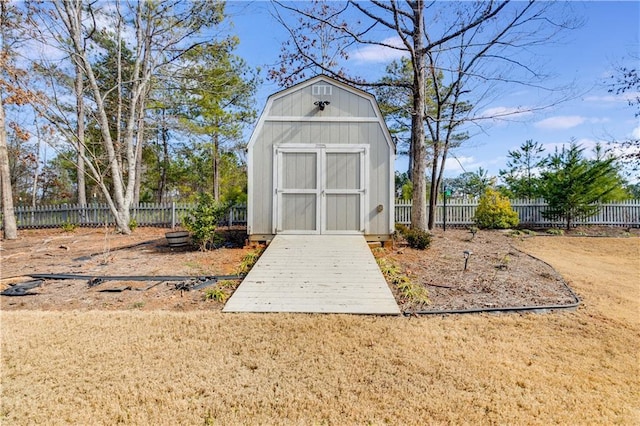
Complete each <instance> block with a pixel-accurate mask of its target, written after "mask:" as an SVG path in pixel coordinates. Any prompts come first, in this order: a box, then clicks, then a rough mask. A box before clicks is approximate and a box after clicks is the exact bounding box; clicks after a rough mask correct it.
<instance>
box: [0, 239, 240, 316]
mask: <svg viewBox="0 0 640 426" xmlns="http://www.w3.org/2000/svg"><path fill="white" fill-rule="evenodd" d="M167 231H169V230H168V229H160V228H138V229H136V230H135V231H134V232H133V233H132V234H131V235H120V234H116V233H114V232H113V231H108V232H105V230H104V229H83V228H79V229H76V230H75V231H73V232H63V231H62V230H59V229H42V230H28V231H21V232H20V234H19V239H17V240H14V241H2V242H1V243H0V256H1V262H0V277H2V278H3V281H2V282H5V283H6V282H7V281H11V280H5V279H6V278H7V277H16V276H20V275H24V274H31V273H42V274H77V275H89V276H110V275H149V276H159V275H184V276H215V275H235V274H236V272H237V271H236V270H237V268H238V267H239V266H240V264H241V261H242V258H243V256H244V255H246V254H247V253H249V252H250V251H251V250H249V249H244V248H220V249H218V250H215V251H211V252H200V251H198V250H195V249H191V248H169V246H168V245H167V241H166V239H165V237H164V234H165V232H167ZM177 283H179V282H173V281H171V282H160V281H107V282H103V283H101V284H99V285H97V286H93V287H89V285H88V280H86V279H84V280H47V281H46V282H45V283H44V284H43V285H42V286H41V287H38V288H36V289H34V290H33V291H32V292H33V293H38V295H36V296H22V297H6V296H3V297H0V303H1V305H0V306H1V308H2V309H3V310H11V309H44V310H78V309H79V310H86V309H101V310H120V309H139V310H155V309H169V310H177V311H182V310H194V309H219V308H220V306H221V304H217V303H214V302H211V301H205V300H204V297H203V295H204V290H198V291H178V290H176V284H177ZM7 286H8V285H7V284H4V285H3V286H2V287H1V288H6V287H7ZM126 287H130V288H131V290H125V291H121V292H111V291H106V290H115V289H120V288H126ZM146 288H148V290H145V289H146Z"/></svg>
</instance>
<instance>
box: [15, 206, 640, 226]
mask: <svg viewBox="0 0 640 426" xmlns="http://www.w3.org/2000/svg"><path fill="white" fill-rule="evenodd" d="M194 207H195V204H190V203H163V204H155V203H148V204H147V203H144V204H140V205H138V206H135V207H132V208H131V218H132V219H133V220H135V222H136V224H137V225H138V226H162V227H173V226H175V225H179V224H180V223H182V218H183V217H184V216H185V215H186V214H187V212H188V211H189V210H190V209H192V208H194ZM477 207H478V202H477V200H473V199H450V200H447V214H446V218H447V222H446V223H447V226H470V225H473V216H474V215H475V212H476V208H477ZM511 207H513V209H514V210H515V211H516V212H518V216H519V218H520V224H521V226H529V227H541V228H544V227H560V226H564V222H563V221H552V220H548V219H545V218H543V217H542V212H543V211H544V210H545V209H546V207H547V204H546V203H545V201H544V200H512V201H511ZM15 212H16V221H17V224H18V228H20V229H27V228H55V227H61V226H63V225H65V224H70V225H77V226H86V227H97V226H105V225H107V226H113V225H114V224H115V221H114V220H113V216H112V214H111V211H110V210H109V206H108V205H106V204H91V205H86V206H81V205H74V204H60V205H51V206H36V207H35V208H33V207H17V208H16V209H15ZM443 213H444V206H443V204H442V203H440V204H438V207H437V209H436V218H435V223H436V224H437V225H439V226H441V225H442V224H443V218H444V214H443ZM395 220H396V223H403V224H409V223H411V201H406V200H397V201H396V205H395ZM246 224H247V207H246V206H245V205H237V206H233V207H231V208H229V210H228V211H227V213H226V214H225V217H224V218H223V219H222V220H221V221H220V225H222V226H245V225H246ZM574 224H575V225H576V226H582V225H606V226H628V227H636V228H637V227H640V200H628V201H620V202H616V203H608V204H602V205H600V212H599V213H598V214H596V215H594V216H591V217H588V218H583V219H577V220H575V221H574Z"/></svg>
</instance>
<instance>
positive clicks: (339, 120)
mask: <svg viewBox="0 0 640 426" xmlns="http://www.w3.org/2000/svg"><path fill="white" fill-rule="evenodd" d="M316 85H320V86H321V91H322V90H324V91H325V92H326V91H327V89H326V87H331V89H329V90H331V95H314V90H316V91H317V89H314V86H316ZM292 89H293V90H291V89H289V90H285V91H284V92H282V93H281V94H279V95H278V94H276V95H273V96H272V97H271V98H270V100H269V102H268V103H267V107H266V108H265V111H264V112H263V114H262V116H261V118H260V122H259V124H258V126H257V127H256V129H255V131H254V134H253V135H252V137H251V141H250V143H249V167H250V169H251V170H250V175H249V179H250V181H249V186H250V190H249V209H250V211H251V212H250V215H249V216H250V223H249V227H250V229H249V234H250V236H251V235H258V236H260V235H272V234H273V224H274V217H273V211H274V205H273V204H274V161H273V158H274V146H279V147H286V146H287V145H290V144H297V145H301V144H305V145H306V144H309V145H326V146H330V145H333V144H340V145H363V144H366V145H368V147H369V151H368V168H369V173H368V176H369V179H368V182H366V183H365V184H366V188H367V191H368V194H367V195H368V202H367V204H366V206H365V207H364V208H365V212H364V219H365V222H367V221H368V232H367V235H374V236H388V235H390V233H392V229H391V228H392V218H391V217H390V214H392V213H393V206H392V205H390V203H392V197H391V195H390V194H392V192H393V188H392V187H391V185H392V179H393V158H394V154H395V152H394V150H393V145H392V143H391V142H390V140H389V134H388V131H387V130H386V127H385V125H384V122H383V121H382V118H381V116H380V115H379V111H377V107H375V106H374V105H373V104H372V101H373V98H372V97H370V96H369V97H365V96H362V95H360V94H359V93H360V92H359V91H357V92H356V93H354V91H350V90H348V89H345V88H343V87H341V85H339V84H336V83H335V82H333V81H332V80H330V79H327V78H325V77H321V78H315V79H311V80H310V81H309V82H307V83H306V84H305V83H301V84H299V85H298V86H294V88H292ZM317 100H328V101H330V102H331V103H330V105H329V106H327V107H326V108H325V110H324V111H320V110H319V109H318V108H317V107H316V106H315V105H314V102H315V101H317ZM301 155H302V156H304V155H306V154H301ZM328 155H330V154H328ZM305 164H306V162H305ZM345 166H348V165H347V164H345ZM305 167H308V168H309V172H310V173H312V174H313V173H315V165H311V164H308V165H306V166H305ZM327 173H328V175H327V185H329V186H330V185H331V179H332V178H331V177H330V176H329V175H330V174H331V173H332V171H331V170H327ZM284 179H285V181H286V179H287V177H286V176H285V177H284ZM298 183H300V182H298ZM285 185H286V183H285ZM348 198H349V197H336V198H335V200H332V201H331V203H333V204H331V203H330V204H331V205H329V204H328V205H327V208H329V209H337V208H349V209H351V208H356V207H355V206H353V201H352V200H349V199H348ZM379 205H382V206H383V210H382V212H378V209H377V208H378V206H379ZM292 208H293V207H292ZM286 220H287V221H288V222H291V221H295V220H305V219H300V218H299V219H293V218H290V219H286ZM344 220H345V221H348V220H349V219H347V218H345V219H344ZM307 225H308V224H306V225H305V226H307ZM258 239H259V238H258Z"/></svg>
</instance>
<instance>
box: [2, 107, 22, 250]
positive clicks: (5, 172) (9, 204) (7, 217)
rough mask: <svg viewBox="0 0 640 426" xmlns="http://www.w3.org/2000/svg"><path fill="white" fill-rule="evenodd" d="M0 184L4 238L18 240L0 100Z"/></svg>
mask: <svg viewBox="0 0 640 426" xmlns="http://www.w3.org/2000/svg"><path fill="white" fill-rule="evenodd" d="M0 184H1V185H2V218H3V225H4V238H5V239H7V240H15V239H16V238H18V227H17V225H16V216H15V212H14V209H13V192H12V190H11V173H10V171H9V153H8V151H7V130H6V127H5V122H4V104H3V103H2V99H1V98H0Z"/></svg>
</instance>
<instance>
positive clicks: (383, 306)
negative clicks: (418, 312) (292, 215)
mask: <svg viewBox="0 0 640 426" xmlns="http://www.w3.org/2000/svg"><path fill="white" fill-rule="evenodd" d="M223 312H315V313H349V314H377V315H399V314H400V309H399V308H398V305H397V303H396V301H395V299H394V297H393V294H392V293H391V290H390V289H389V286H388V285H387V282H386V281H385V279H384V277H383V276H382V272H380V268H378V265H377V263H376V261H375V259H374V257H373V254H372V253H371V250H370V249H369V246H368V245H367V243H366V241H365V239H364V237H363V236H361V235H349V236H347V235H337V236H336V235H277V236H276V237H275V238H274V239H273V241H272V242H271V244H269V246H268V247H267V249H266V251H265V252H264V253H263V254H262V256H261V257H260V259H259V260H258V262H257V263H256V264H255V266H254V267H253V269H251V271H250V272H249V274H248V275H247V276H246V277H245V279H244V281H242V283H241V284H240V286H239V287H238V289H237V290H236V291H235V293H234V294H233V296H231V298H230V299H229V301H228V302H227V304H226V305H225V307H224V309H223Z"/></svg>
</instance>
